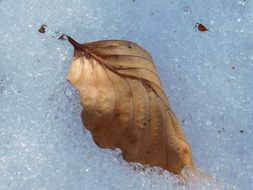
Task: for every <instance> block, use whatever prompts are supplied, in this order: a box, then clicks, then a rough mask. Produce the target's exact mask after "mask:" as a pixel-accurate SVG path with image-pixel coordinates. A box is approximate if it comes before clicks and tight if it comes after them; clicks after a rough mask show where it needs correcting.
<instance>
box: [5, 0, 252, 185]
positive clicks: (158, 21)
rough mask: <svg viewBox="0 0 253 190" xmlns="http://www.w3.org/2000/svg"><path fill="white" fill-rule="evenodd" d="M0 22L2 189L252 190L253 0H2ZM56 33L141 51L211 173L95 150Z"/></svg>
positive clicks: (65, 49)
mask: <svg viewBox="0 0 253 190" xmlns="http://www.w3.org/2000/svg"><path fill="white" fill-rule="evenodd" d="M196 23H202V24H203V25H204V26H205V27H206V28H207V29H208V31H206V32H201V31H199V30H198V29H197V28H195V24H196ZM42 24H46V25H47V27H46V32H45V33H44V34H42V33H39V32H38V29H39V28H40V26H41V25H42ZM0 26H1V28H0V50H1V51H0V107H1V109H0V189H1V190H28V189H29V190H55V189H57V190H61V189H64V190H70V189H71V190H81V189H82V190H86V189H87V190H90V189H91V190H93V189H103V190H113V189H114V190H118V189H121V190H127V189H129V190H130V189H131V190H132V189H136V190H139V189H154V190H162V189H164V190H165V189H166V190H168V189H177V190H181V189H185V190H193V189H194V190H195V189H203V190H204V189H205V190H213V189H217V190H218V189H219V190H221V189H238V190H249V189H253V164H252V160H253V138H252V137H253V109H252V108H253V93H252V92H253V75H252V73H253V38H252V31H253V1H250V0H222V1H220V0H206V1H203V0H191V1H189V0H182V1H177V0H156V1H154V0H117V1H116V0H85V1H82V0H68V1H64V0H43V1H42V0H22V1H18V0H16V1H15V0H5V1H4V0H0ZM58 31H59V32H63V33H66V34H69V35H70V36H72V37H74V38H75V39H76V40H77V41H79V42H90V41H95V40H102V39H127V40H131V41H134V42H137V43H138V44H140V45H141V46H143V47H144V48H145V49H146V50H148V51H149V52H150V53H151V54H152V56H153V59H154V62H155V63H156V65H157V70H158V72H159V74H160V76H161V80H162V82H163V86H164V88H165V91H166V93H167V95H168V96H169V100H170V104H171V106H172V107H173V110H174V111H175V113H176V114H177V116H178V119H179V120H180V122H181V124H182V127H183V129H184V131H185V133H186V135H187V137H188V140H189V143H190V144H191V147H192V150H193V155H194V160H195V163H196V165H197V167H198V168H200V170H201V171H204V172H206V173H208V174H210V175H211V176H213V178H206V179H202V180H201V174H196V175H195V176H193V177H192V178H191V182H190V183H189V184H188V185H186V186H183V185H180V184H179V182H178V180H177V178H175V176H172V175H171V174H169V173H168V172H166V171H162V170H160V169H159V168H147V169H143V168H142V167H141V166H139V165H138V164H129V163H127V162H125V161H124V160H122V157H121V155H120V152H119V151H113V150H109V149H100V148H98V147H97V146H96V145H95V144H94V142H93V141H92V138H91V135H90V133H89V132H88V131H87V130H83V126H82V122H81V119H80V112H81V106H80V103H79V97H78V93H77V92H76V91H75V90H74V88H73V87H72V86H71V85H70V84H69V83H68V82H67V81H66V79H65V76H66V73H67V69H68V66H69V64H70V60H71V58H72V55H73V47H71V45H70V44H68V43H67V42H62V41H60V40H57V39H56V38H53V37H52V35H57V34H56V32H58Z"/></svg>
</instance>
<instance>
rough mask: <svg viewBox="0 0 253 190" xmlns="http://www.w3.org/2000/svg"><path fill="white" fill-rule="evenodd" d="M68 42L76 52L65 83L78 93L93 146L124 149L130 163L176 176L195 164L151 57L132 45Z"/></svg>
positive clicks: (129, 43)
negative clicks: (184, 168)
mask: <svg viewBox="0 0 253 190" xmlns="http://www.w3.org/2000/svg"><path fill="white" fill-rule="evenodd" d="M67 37H68V36H67ZM68 40H69V42H70V43H71V44H72V45H73V46H74V48H75V49H74V57H73V59H72V62H71V66H70V69H69V72H68V75H67V79H68V80H69V81H70V82H71V83H72V84H73V85H74V86H75V88H77V89H78V91H79V93H80V99H81V103H82V106H83V112H82V119H83V123H84V126H85V127H86V128H87V129H88V130H90V131H91V133H92V136H93V139H94V141H95V143H96V144H97V145H98V146H99V147H101V148H120V149H121V151H122V155H123V158H124V159H125V160H127V161H129V162H139V163H141V164H144V165H146V164H148V165H150V166H160V167H162V168H164V169H166V170H168V171H170V172H173V173H176V174H179V173H180V172H181V170H182V168H183V167H184V166H187V165H188V166H192V165H193V162H192V155H191V150H190V147H189V145H188V143H187V142H186V139H185V136H184V134H183V132H182V130H181V128H180V126H179V123H178V121H177V119H176V116H175V114H174V113H173V112H172V110H171V109H170V107H169V104H168V100H167V97H166V95H165V93H164V92H163V90H162V87H161V82H160V79H159V77H158V74H157V72H156V68H155V65H154V63H153V61H152V58H151V56H150V54H149V53H148V52H147V51H145V50H144V49H142V48H141V47H140V46H138V45H137V44H135V43H133V42H129V41H122V40H106V41H98V42H91V43H85V44H79V43H77V42H76V41H75V40H73V39H72V38H71V37H68Z"/></svg>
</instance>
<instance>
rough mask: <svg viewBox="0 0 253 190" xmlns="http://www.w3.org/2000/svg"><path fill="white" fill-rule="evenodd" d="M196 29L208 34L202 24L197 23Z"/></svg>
mask: <svg viewBox="0 0 253 190" xmlns="http://www.w3.org/2000/svg"><path fill="white" fill-rule="evenodd" d="M195 28H197V29H198V30H199V31H200V32H206V31H208V29H207V28H206V27H205V26H204V25H203V24H201V23H196V24H195Z"/></svg>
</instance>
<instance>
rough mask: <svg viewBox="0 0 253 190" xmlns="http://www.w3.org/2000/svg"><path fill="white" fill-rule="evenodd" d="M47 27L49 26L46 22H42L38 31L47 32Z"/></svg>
mask: <svg viewBox="0 0 253 190" xmlns="http://www.w3.org/2000/svg"><path fill="white" fill-rule="evenodd" d="M45 27H47V25H46V24H42V25H41V27H40V28H39V30H38V31H39V32H40V33H45V32H46V28H45Z"/></svg>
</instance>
